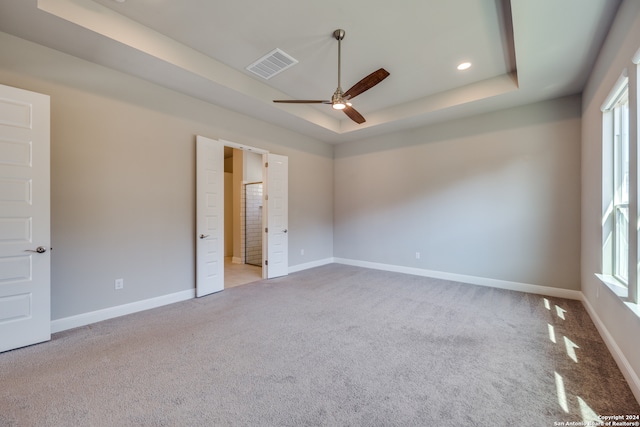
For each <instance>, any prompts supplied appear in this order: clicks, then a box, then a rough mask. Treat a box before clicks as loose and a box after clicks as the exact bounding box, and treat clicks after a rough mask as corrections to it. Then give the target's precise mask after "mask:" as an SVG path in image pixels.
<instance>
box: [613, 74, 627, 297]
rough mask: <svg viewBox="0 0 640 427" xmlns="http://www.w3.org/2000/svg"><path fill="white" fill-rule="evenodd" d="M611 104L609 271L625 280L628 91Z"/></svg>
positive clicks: (621, 280) (619, 278)
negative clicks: (611, 187) (611, 254)
mask: <svg viewBox="0 0 640 427" xmlns="http://www.w3.org/2000/svg"><path fill="white" fill-rule="evenodd" d="M627 88H628V87H627V86H625V90H624V91H623V92H622V93H621V94H620V96H619V97H618V98H617V99H616V102H615V105H614V106H613V108H612V116H611V117H612V119H613V123H612V125H613V126H612V127H613V182H614V188H613V212H614V224H613V229H614V232H613V239H614V250H613V260H612V261H613V266H614V268H613V275H614V276H615V277H616V279H618V280H620V282H622V283H623V284H624V285H628V283H629V91H628V89H627Z"/></svg>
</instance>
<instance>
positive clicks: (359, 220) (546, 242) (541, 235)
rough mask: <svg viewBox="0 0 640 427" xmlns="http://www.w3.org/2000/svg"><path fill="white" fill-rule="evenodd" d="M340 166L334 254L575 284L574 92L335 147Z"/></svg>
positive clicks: (577, 121) (576, 159) (577, 232)
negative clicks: (548, 99)
mask: <svg viewBox="0 0 640 427" xmlns="http://www.w3.org/2000/svg"><path fill="white" fill-rule="evenodd" d="M334 168H335V188H334V192H335V217H334V222H335V225H334V229H335V234H334V256H335V257H338V258H347V259H352V260H358V261H367V262H375V263H384V264H393V265H398V266H406V267H415V268H421V269H427V270H435V271H440V272H446V273H455V274H463V275H469V276H476V277H481V278H490V279H500V280H507V281H514V282H522V283H527V284H532V285H542V286H551V287H558V288H565V289H574V290H578V289H580V97H578V96H574V97H567V98H562V99H558V100H554V101H549V102H542V103H537V104H532V105H528V106H524V107H520V108H513V109H509V110H505V111H498V112H495V113H491V114H485V115H481V116H475V117H472V118H467V119H463V120H457V121H453V122H448V123H442V124H439V125H434V126H430V127H425V128H422V129H418V130H414V131H407V132H403V133H396V134H392V135H388V136H384V137H378V138H372V139H367V140H362V141H359V142H357V143H351V144H346V145H340V146H337V147H336V150H335V165H334ZM416 252H420V259H416Z"/></svg>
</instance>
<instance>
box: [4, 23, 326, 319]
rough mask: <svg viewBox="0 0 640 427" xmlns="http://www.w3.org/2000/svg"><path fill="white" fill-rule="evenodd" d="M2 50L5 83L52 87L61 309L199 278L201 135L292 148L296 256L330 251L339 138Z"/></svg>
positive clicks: (56, 280)
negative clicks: (118, 284)
mask: <svg viewBox="0 0 640 427" xmlns="http://www.w3.org/2000/svg"><path fill="white" fill-rule="evenodd" d="M0 52H2V55H0V83H2V84H5V85H10V86H15V87H19V88H23V89H27V90H31V91H34V92H41V93H45V94H48V95H50V96H51V111H52V118H51V119H52V120H51V123H52V125H51V126H52V128H51V135H52V139H51V151H52V157H51V170H52V174H51V193H52V194H51V195H52V212H51V217H52V246H53V248H54V250H53V252H52V319H54V320H55V319H60V318H65V317H68V316H73V315H76V314H81V313H87V312H91V311H94V310H99V309H103V308H108V307H114V306H118V305H122V304H126V303H129V302H134V301H139V300H145V299H149V298H153V297H157V296H162V295H167V294H171V293H175V292H179V291H183V290H188V289H193V288H194V280H195V266H194V251H195V135H197V134H200V135H204V136H207V137H209V138H214V139H217V138H222V139H225V140H229V141H234V142H237V143H242V144H246V145H250V146H254V147H258V148H262V149H265V150H269V151H271V152H273V153H276V154H281V155H286V156H288V157H289V164H290V169H289V179H290V185H289V230H290V232H289V248H290V258H289V265H292V266H295V265H297V264H301V263H306V262H311V261H314V260H321V259H326V258H329V257H331V256H332V254H333V240H332V239H333V195H332V194H333V159H332V147H331V146H330V145H328V144H325V143H323V142H320V141H316V140H313V139H310V138H308V137H305V136H301V135H298V134H295V133H293V132H290V131H286V130H284V129H282V128H278V127H276V126H272V125H269V124H266V123H264V122H260V121H257V120H254V119H251V118H248V117H246V116H243V115H241V114H237V113H233V112H230V111H228V110H224V109H222V108H218V107H215V106H212V105H210V104H207V103H204V102H201V101H198V100H196V99H194V98H190V97H187V96H183V95H180V94H178V93H176V92H173V91H171V90H167V89H164V88H161V87H159V86H156V85H154V84H151V83H148V82H145V81H143V80H140V79H137V78H134V77H131V76H128V75H125V74H122V73H119V72H115V71H113V70H110V69H107V68H104V67H101V66H97V65H94V64H91V63H89V62H86V61H82V60H79V59H76V58H73V57H71V56H68V55H65V54H62V53H59V52H57V51H54V50H51V49H47V48H44V47H42V46H38V45H35V44H32V43H30V42H27V41H24V40H21V39H18V38H15V37H12V36H9V35H7V34H3V33H0ZM302 248H305V249H306V251H305V256H300V255H299V254H300V250H301V249H302ZM116 278H124V289H123V290H121V291H117V292H116V291H114V283H113V282H114V279H116Z"/></svg>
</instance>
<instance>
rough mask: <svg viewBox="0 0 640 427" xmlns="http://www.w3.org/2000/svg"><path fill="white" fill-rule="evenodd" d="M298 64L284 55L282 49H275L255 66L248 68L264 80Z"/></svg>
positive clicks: (255, 63)
mask: <svg viewBox="0 0 640 427" xmlns="http://www.w3.org/2000/svg"><path fill="white" fill-rule="evenodd" d="M297 63H298V60H296V59H294V58H292V57H291V56H290V55H288V54H286V53H284V52H283V51H281V50H280V49H274V50H272V51H271V52H269V53H268V54H266V55H265V56H263V57H262V58H260V59H258V60H257V61H256V62H254V63H253V64H251V65H249V66H248V67H247V70H249V71H251V72H252V73H253V74H256V75H258V76H260V77H262V78H263V79H270V78H271V77H273V76H275V75H276V74H278V73H279V72H281V71H284V70H286V69H287V68H289V67H292V66H294V65H296V64H297Z"/></svg>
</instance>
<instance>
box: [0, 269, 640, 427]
mask: <svg viewBox="0 0 640 427" xmlns="http://www.w3.org/2000/svg"><path fill="white" fill-rule="evenodd" d="M0 384H1V385H2V386H1V387H0V425H1V426H138V425H140V426H456V427H460V426H525V425H526V426H557V425H560V424H559V423H561V422H564V423H568V422H570V421H574V422H584V423H585V424H583V425H596V424H594V423H591V424H587V423H588V422H591V421H593V420H595V419H597V416H598V415H626V414H640V407H639V405H638V403H637V402H636V400H635V399H634V397H633V395H632V393H631V391H630V390H629V387H628V385H627V384H626V382H625V380H624V378H623V376H622V374H621V373H620V371H619V369H618V368H617V366H616V365H615V362H614V361H613V359H612V357H611V355H610V354H609V353H608V352H607V349H606V346H605V344H604V343H603V341H602V340H601V338H600V336H599V335H598V333H597V331H596V329H595V327H594V325H593V323H592V322H591V320H590V318H589V316H588V315H587V313H586V311H585V310H584V308H583V306H582V304H581V303H580V302H578V301H571V300H563V299H557V298H550V297H543V296H539V295H532V294H525V293H519V292H513V291H505V290H499V289H493V288H487V287H480V286H473V285H466V284H462V283H456V282H448V281H443V280H435V279H429V278H424V277H417V276H410V275H403V274H398V273H389V272H383V271H375V270H368V269H363V268H357V267H351V266H345V265H338V264H332V265H327V266H323V267H318V268H314V269H311V270H307V271H303V272H300V273H295V274H291V275H289V276H287V277H283V278H279V279H272V280H267V281H258V282H255V283H253V284H249V285H246V286H240V287H236V288H232V289H229V290H226V291H224V292H221V293H219V294H215V295H210V296H207V297H204V298H200V299H194V300H189V301H185V302H181V303H177V304H172V305H169V306H166V307H162V308H159V309H155V310H149V311H146V312H141V313H137V314H134V315H130V316H126V317H121V318H117V319H112V320H108V321H105V322H101V323H97V324H94V325H90V326H86V327H82V328H78V329H74V330H70V331H65V332H62V333H58V334H55V335H54V336H53V339H52V341H51V342H49V343H44V344H40V345H36V346H32V347H28V348H24V349H19V350H14V351H10V352H6V353H3V354H0ZM565 425H569V424H565Z"/></svg>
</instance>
